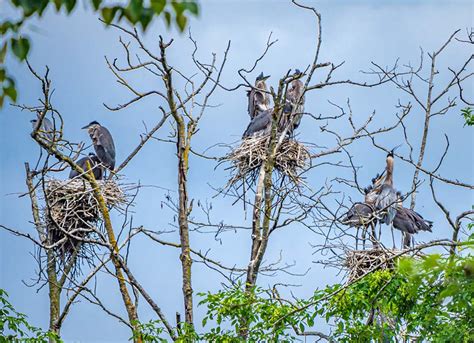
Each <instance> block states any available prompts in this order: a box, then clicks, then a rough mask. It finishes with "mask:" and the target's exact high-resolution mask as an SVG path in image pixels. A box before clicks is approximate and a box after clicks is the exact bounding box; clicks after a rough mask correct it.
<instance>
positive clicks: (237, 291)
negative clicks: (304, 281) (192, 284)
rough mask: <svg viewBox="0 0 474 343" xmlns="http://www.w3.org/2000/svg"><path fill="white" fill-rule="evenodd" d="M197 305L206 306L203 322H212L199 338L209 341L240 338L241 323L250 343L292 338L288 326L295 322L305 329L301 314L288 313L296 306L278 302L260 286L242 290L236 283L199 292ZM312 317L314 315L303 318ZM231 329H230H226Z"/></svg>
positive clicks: (237, 339) (228, 340)
mask: <svg viewBox="0 0 474 343" xmlns="http://www.w3.org/2000/svg"><path fill="white" fill-rule="evenodd" d="M200 296H202V297H203V300H202V301H201V302H200V305H206V306H207V313H206V315H205V316H204V319H203V321H202V325H203V326H204V327H206V326H207V325H208V324H209V322H211V321H212V322H213V325H212V326H213V327H212V328H211V329H210V330H209V331H208V332H207V333H205V334H203V335H202V339H203V340H205V341H208V342H216V341H219V342H222V341H227V342H236V341H241V338H240V329H241V324H242V323H246V324H247V327H246V331H247V332H248V341H250V342H263V341H272V342H290V341H294V337H293V336H292V335H291V334H290V331H289V329H291V328H292V327H293V326H294V325H298V326H301V330H304V320H301V318H302V315H301V314H298V315H297V316H294V315H291V313H292V311H293V310H294V309H295V306H294V305H292V304H290V303H285V302H283V301H281V300H280V299H279V298H278V297H275V295H274V294H273V295H272V293H271V292H269V291H265V290H263V289H262V288H254V289H252V290H250V291H245V290H244V289H243V287H242V286H241V285H240V284H239V285H236V286H234V287H232V288H229V289H226V290H222V291H219V292H217V293H215V294H212V293H201V294H200ZM306 319H309V321H310V322H311V320H312V319H313V318H311V319H310V318H306ZM229 328H233V329H229Z"/></svg>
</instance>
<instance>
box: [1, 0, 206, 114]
mask: <svg viewBox="0 0 474 343" xmlns="http://www.w3.org/2000/svg"><path fill="white" fill-rule="evenodd" d="M10 3H11V4H12V5H13V6H14V7H16V8H18V9H19V10H20V11H21V19H19V20H4V21H0V36H1V38H2V40H1V42H3V44H1V45H0V108H1V107H2V106H3V102H4V100H5V98H6V97H8V98H10V100H11V101H13V102H15V101H16V99H17V91H16V87H15V82H14V80H13V78H12V76H11V75H8V72H7V68H6V66H5V64H4V60H5V56H6V54H7V52H8V51H11V52H12V55H13V56H15V57H16V58H17V59H18V60H20V61H24V60H25V59H26V58H27V57H28V53H29V52H30V45H31V44H30V40H29V38H28V37H26V36H25V35H23V34H22V32H21V29H22V27H23V26H24V25H25V23H27V22H28V19H29V18H31V17H32V16H34V15H35V14H36V15H38V17H41V16H42V15H43V13H44V11H45V9H46V8H48V6H49V5H50V4H52V6H54V8H55V9H56V11H57V12H60V11H62V10H63V9H64V11H65V12H66V13H67V14H70V13H71V12H72V11H73V10H74V9H75V8H76V5H77V1H76V0H10ZM90 3H91V5H92V8H93V10H94V11H96V12H99V13H100V15H101V17H102V20H103V21H104V22H105V23H106V24H111V23H112V22H113V21H114V20H118V21H121V20H125V21H127V22H128V23H130V24H132V25H138V24H139V25H141V27H142V28H143V30H144V31H145V30H146V29H147V28H148V26H149V25H150V23H151V22H152V20H153V19H154V18H156V17H163V19H164V20H165V22H166V25H167V26H168V27H170V26H171V25H172V24H173V23H174V24H175V25H176V27H177V28H178V29H179V30H180V31H184V29H185V28H186V24H187V22H188V15H189V14H190V15H194V16H197V15H199V6H198V3H197V2H196V0H150V1H144V0H128V1H127V3H126V4H124V5H114V6H110V5H105V4H104V3H105V1H103V0H90Z"/></svg>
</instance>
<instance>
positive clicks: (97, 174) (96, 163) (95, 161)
mask: <svg viewBox="0 0 474 343" xmlns="http://www.w3.org/2000/svg"><path fill="white" fill-rule="evenodd" d="M87 162H89V165H87ZM76 164H77V165H78V166H79V167H81V168H82V169H83V170H84V171H85V172H87V170H88V169H89V168H91V169H92V173H93V174H94V178H95V179H96V180H102V177H103V174H104V168H103V167H102V164H101V163H100V160H99V158H98V157H97V155H96V154H94V153H92V152H91V153H89V156H85V157H83V158H81V159H80V160H79V161H77V162H76ZM77 176H79V173H78V172H77V171H75V170H74V169H72V170H71V172H70V173H69V178H70V179H73V178H75V177H77Z"/></svg>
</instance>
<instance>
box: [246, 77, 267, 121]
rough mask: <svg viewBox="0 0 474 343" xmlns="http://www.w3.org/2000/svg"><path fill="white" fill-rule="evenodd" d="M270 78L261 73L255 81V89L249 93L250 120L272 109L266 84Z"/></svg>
mask: <svg viewBox="0 0 474 343" xmlns="http://www.w3.org/2000/svg"><path fill="white" fill-rule="evenodd" d="M269 77H270V75H267V76H264V75H263V73H260V75H259V76H257V78H256V79H255V86H254V88H252V89H251V90H250V91H248V92H247V96H248V98H249V99H248V102H249V103H248V112H249V116H250V119H253V118H255V117H256V116H258V115H259V114H260V113H261V112H263V111H266V110H268V109H269V108H270V94H268V93H267V84H266V83H265V81H266V80H267V79H268V78H269Z"/></svg>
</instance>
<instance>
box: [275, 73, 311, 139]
mask: <svg viewBox="0 0 474 343" xmlns="http://www.w3.org/2000/svg"><path fill="white" fill-rule="evenodd" d="M303 76H304V74H303V73H302V72H301V71H300V70H299V69H296V70H295V73H294V74H293V77H294V78H295V79H294V80H293V81H291V83H290V89H288V91H287V92H286V103H285V105H284V106H283V115H282V120H281V124H280V130H281V131H283V130H284V129H285V128H286V127H287V126H289V125H291V127H289V128H288V131H287V134H288V135H292V134H293V132H294V131H295V130H296V129H297V128H298V127H299V126H300V123H301V119H302V118H303V112H304V101H305V98H304V95H303V91H304V84H303V82H302V81H301V77H303Z"/></svg>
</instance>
